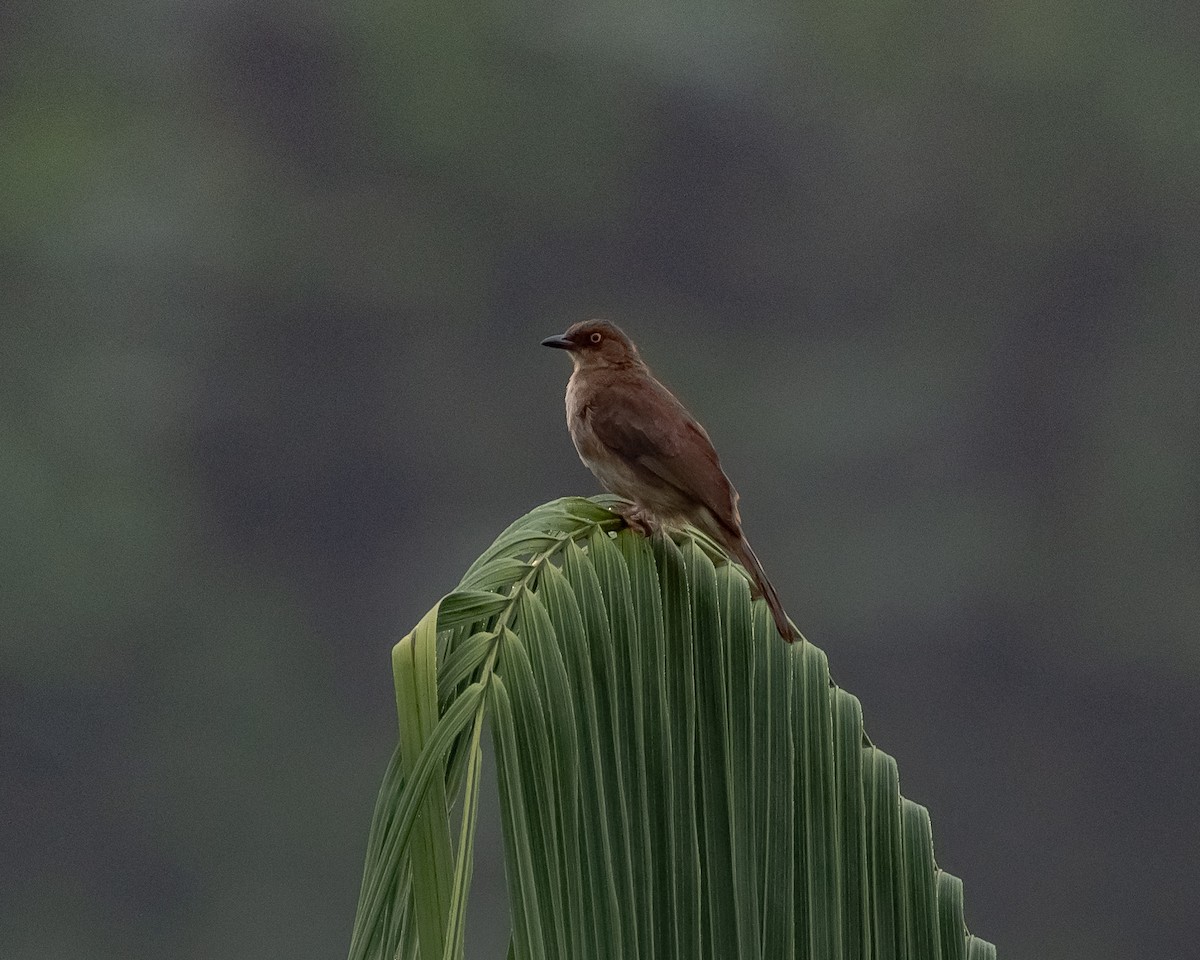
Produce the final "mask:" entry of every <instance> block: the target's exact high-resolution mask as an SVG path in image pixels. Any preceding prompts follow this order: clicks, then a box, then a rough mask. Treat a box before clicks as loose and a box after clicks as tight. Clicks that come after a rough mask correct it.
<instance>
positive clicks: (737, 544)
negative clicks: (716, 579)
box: [721, 530, 799, 643]
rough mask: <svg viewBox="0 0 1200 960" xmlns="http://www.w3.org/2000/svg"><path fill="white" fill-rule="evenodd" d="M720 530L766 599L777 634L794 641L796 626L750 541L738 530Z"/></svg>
mask: <svg viewBox="0 0 1200 960" xmlns="http://www.w3.org/2000/svg"><path fill="white" fill-rule="evenodd" d="M721 532H722V534H723V536H722V538H721V539H723V540H724V541H725V546H727V547H728V548H729V551H730V552H731V553H732V554H733V555H734V556H735V557H737V558H738V561H739V562H740V563H741V565H742V566H743V567H745V568H746V570H747V571H748V572H749V574H750V576H752V577H753V578H754V582H755V584H756V585H757V586H758V592H759V593H761V594H762V598H763V599H764V600H766V601H767V606H768V607H769V608H770V610H771V616H772V617H773V618H774V620H775V629H777V630H778V631H779V635H780V636H781V637H783V639H784V640H786V641H787V642H788V643H794V642H795V640H796V638H797V637H798V636H799V634H797V633H796V628H795V627H793V626H792V624H791V622H790V621H789V620H788V617H787V614H786V613H785V612H784V609H783V604H782V603H780V602H779V594H777V593H776V592H775V587H774V586H772V584H771V581H770V580H769V579H767V572H766V571H765V570H764V569H763V565H762V563H760V562H759V559H758V556H757V554H755V552H754V550H753V549H752V548H751V546H750V541H749V540H747V539H746V535H745V534H744V533H742V532H741V531H740V530H722V531H721Z"/></svg>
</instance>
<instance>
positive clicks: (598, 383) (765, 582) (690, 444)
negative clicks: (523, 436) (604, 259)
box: [542, 320, 799, 643]
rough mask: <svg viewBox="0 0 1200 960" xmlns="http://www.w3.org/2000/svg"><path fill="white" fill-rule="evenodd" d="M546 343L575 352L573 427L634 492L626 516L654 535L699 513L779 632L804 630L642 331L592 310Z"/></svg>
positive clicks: (602, 472) (621, 489) (623, 493)
mask: <svg viewBox="0 0 1200 960" xmlns="http://www.w3.org/2000/svg"><path fill="white" fill-rule="evenodd" d="M542 346H544V347H555V348H558V349H560V350H566V351H568V352H569V353H570V356H571V362H572V366H573V369H572V372H571V379H570V380H569V381H568V382H567V428H568V429H569V430H570V432H571V440H572V441H573V442H574V444H575V449H576V450H577V451H578V453H579V459H581V460H582V461H583V463H584V465H585V466H586V467H587V468H588V469H589V470H591V471H592V473H593V474H595V476H596V479H597V480H599V481H600V483H601V484H602V485H603V486H604V487H605V488H606V489H607V490H608V491H609V492H611V493H615V494H616V495H617V496H619V497H622V498H623V499H625V500H627V501H629V504H628V505H619V506H618V507H617V509H616V512H617V513H619V514H620V515H621V516H622V517H623V518H624V520H625V523H626V525H627V526H628V527H630V529H632V530H635V531H636V532H638V533H641V534H642V535H644V536H650V535H652V534H653V533H654V532H655V531H656V530H657V529H658V528H659V526H660V525H667V526H680V525H682V524H685V523H690V524H692V525H693V526H694V527H697V528H699V529H700V530H702V531H704V532H705V533H707V534H708V535H709V536H711V537H713V538H714V539H715V540H717V541H718V542H719V543H721V544H722V545H723V546H724V547H725V549H726V550H728V551H729V553H730V554H732V555H733V556H734V557H735V558H737V560H738V562H740V563H741V565H742V566H743V567H744V568H745V569H746V571H747V572H748V573H749V574H750V577H751V579H752V580H753V583H754V585H755V586H756V587H757V590H756V591H754V592H755V594H756V595H759V596H761V597H762V598H763V599H764V600H765V601H766V602H767V606H768V607H769V608H770V611H771V616H772V618H773V619H774V621H775V627H776V629H777V630H778V631H779V634H780V636H781V637H783V639H784V640H786V641H787V642H788V643H792V642H794V641H795V640H796V639H797V637H798V636H799V635H798V634H797V632H796V629H795V627H793V626H792V624H791V622H790V621H789V620H788V617H787V613H786V612H785V611H784V609H783V604H782V603H781V602H780V600H779V594H778V593H777V592H776V591H775V587H774V586H773V585H772V584H771V581H770V580H769V579H768V578H767V574H766V571H765V570H763V565H762V563H761V562H759V559H758V557H757V555H755V553H754V550H753V549H752V548H751V547H750V541H748V540H747V539H746V535H745V534H744V533H743V532H742V518H741V515H740V514H739V512H738V499H739V498H738V493H737V491H736V490H735V489H734V488H733V484H732V483H730V481H729V477H727V476H726V475H725V471H724V470H723V469H722V468H721V461H720V458H719V457H718V456H717V451H716V449H715V448H714V447H713V444H712V441H711V440H710V439H709V436H708V432H707V431H706V430H705V429H704V427H702V426H701V425H700V424H699V423H698V422H697V420H696V418H695V417H693V416H692V415H691V414H690V413H689V412H688V411H687V408H686V407H684V405H683V404H682V403H681V402H680V401H679V400H678V399H677V398H676V397H675V395H674V394H673V393H671V391H670V390H668V389H667V388H666V387H665V386H663V384H662V383H660V382H659V381H658V379H657V378H656V377H655V376H654V374H653V373H651V372H650V368H649V367H648V366H647V365H646V363H645V361H644V360H642V358H641V356H640V355H639V354H638V350H637V347H636V346H634V343H633V341H632V340H630V339H629V337H628V336H627V335H626V334H625V332H624V331H623V330H621V328H620V327H618V326H617V325H616V324H614V323H611V322H609V321H608V320H583V321H580V322H579V323H575V324H572V325H571V326H570V327H569V328H568V329H567V331H566V332H565V333H562V334H559V335H557V336H553V337H547V338H546V339H545V340H543V341H542Z"/></svg>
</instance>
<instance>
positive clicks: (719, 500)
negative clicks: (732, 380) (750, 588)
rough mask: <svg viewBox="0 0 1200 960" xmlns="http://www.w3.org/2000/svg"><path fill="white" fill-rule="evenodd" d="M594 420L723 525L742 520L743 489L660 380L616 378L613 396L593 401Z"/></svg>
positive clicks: (607, 438) (609, 440)
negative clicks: (740, 496)
mask: <svg viewBox="0 0 1200 960" xmlns="http://www.w3.org/2000/svg"><path fill="white" fill-rule="evenodd" d="M588 423H589V424H590V426H591V428H592V431H593V433H594V435H595V437H596V439H597V440H599V441H600V442H601V443H603V444H604V446H606V447H607V448H608V449H609V450H611V451H612V452H613V453H614V454H616V455H617V456H619V457H621V458H622V459H623V460H625V462H626V463H629V464H631V465H633V466H635V467H637V468H641V469H642V470H645V471H647V472H648V473H650V474H652V475H653V476H654V477H656V478H657V479H658V480H659V481H661V482H663V483H666V484H669V485H670V486H672V487H674V488H675V489H677V490H679V491H680V492H681V493H683V494H685V495H686V496H687V497H688V498H689V499H691V500H694V501H696V502H697V503H698V504H700V505H703V506H705V507H707V508H708V509H709V510H710V511H711V512H712V513H713V515H714V516H715V517H716V519H717V520H718V521H719V522H720V523H722V524H723V525H726V526H729V525H736V524H737V523H738V522H739V520H738V514H737V500H738V496H737V492H736V491H735V490H734V489H733V485H732V484H730V482H729V478H728V477H726V476H725V472H724V471H723V470H722V469H721V461H720V459H719V458H718V457H717V451H716V450H715V449H714V448H713V445H712V441H711V440H709V438H708V434H707V433H706V432H705V430H704V428H703V427H702V426H700V424H699V423H697V422H696V421H695V419H694V418H693V417H692V415H691V414H689V413H688V412H687V410H686V409H685V408H684V406H683V404H681V403H680V402H679V401H678V400H677V399H676V398H675V396H674V395H673V394H672V393H671V392H670V391H669V390H668V389H667V388H666V387H664V386H663V385H662V384H660V383H659V382H658V381H657V380H653V379H648V380H641V379H640V380H639V381H637V382H634V383H621V384H614V385H613V387H612V388H611V392H610V395H609V396H606V397H604V398H603V400H602V401H601V402H598V403H594V404H591V405H590V409H589V411H588Z"/></svg>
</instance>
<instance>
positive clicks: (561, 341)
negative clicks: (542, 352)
mask: <svg viewBox="0 0 1200 960" xmlns="http://www.w3.org/2000/svg"><path fill="white" fill-rule="evenodd" d="M542 346H543V347H558V349H559V350H571V349H573V348H574V346H575V344H573V343H572V342H571V340H570V338H569V337H567V335H566V334H563V333H560V334H559V335H558V336H557V337H547V338H546V339H545V340H543V341H542Z"/></svg>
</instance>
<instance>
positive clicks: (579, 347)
mask: <svg viewBox="0 0 1200 960" xmlns="http://www.w3.org/2000/svg"><path fill="white" fill-rule="evenodd" d="M542 346H543V347H558V349H560V350H566V351H568V352H569V353H570V354H571V360H572V362H573V363H574V364H575V369H576V370H579V369H583V368H591V367H627V366H630V365H632V364H635V363H641V362H642V360H641V357H639V356H638V352H637V347H635V346H634V345H633V341H632V340H630V339H629V338H628V337H627V336H625V333H624V331H623V330H621V328H620V327H618V326H617V325H616V324H615V323H609V322H608V321H607V320H582V321H580V322H579V323H574V324H572V325H571V326H570V327H569V328H568V329H567V332H566V333H562V334H559V335H558V336H557V337H547V338H546V339H545V340H543V341H542Z"/></svg>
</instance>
